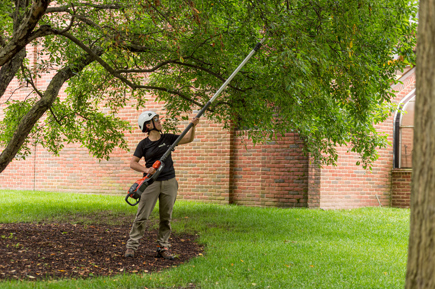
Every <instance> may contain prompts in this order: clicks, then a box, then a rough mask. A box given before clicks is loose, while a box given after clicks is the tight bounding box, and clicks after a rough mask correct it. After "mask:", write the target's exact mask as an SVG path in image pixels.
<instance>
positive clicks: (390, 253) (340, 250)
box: [0, 190, 409, 289]
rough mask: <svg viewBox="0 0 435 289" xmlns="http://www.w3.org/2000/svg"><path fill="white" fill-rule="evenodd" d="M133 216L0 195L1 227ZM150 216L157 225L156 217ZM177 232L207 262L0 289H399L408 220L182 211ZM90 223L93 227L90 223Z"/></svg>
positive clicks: (111, 206) (385, 215) (92, 201)
mask: <svg viewBox="0 0 435 289" xmlns="http://www.w3.org/2000/svg"><path fill="white" fill-rule="evenodd" d="M102 210H110V211H111V212H113V213H115V214H130V215H131V219H132V220H133V216H134V214H135V210H136V207H130V206H129V205H127V204H126V203H125V202H124V197H123V196H119V197H118V196H102V195H82V194H67V193H51V192H31V191H6V190H0V212H1V215H0V223H9V222H32V221H38V220H47V219H48V220H50V219H51V220H57V221H62V220H66V219H68V218H70V217H69V216H71V215H75V216H85V215H90V216H92V215H93V214H95V213H96V212H98V211H102ZM155 213H156V212H154V214H153V215H154V216H156V214H155ZM173 218H174V219H176V220H177V221H175V222H173V229H174V231H175V232H190V233H193V232H195V233H197V234H198V235H199V236H200V238H199V241H200V242H201V243H202V244H204V245H205V253H204V256H203V257H199V258H196V259H193V260H191V261H190V262H189V263H187V264H184V265H182V266H179V267H177V268H173V269H171V270H168V271H166V272H162V273H155V274H137V275H119V276H116V277H105V278H103V277H101V278H94V279H87V280H67V279H65V280H58V281H46V282H18V281H7V282H0V287H1V288H17V287H20V288H144V287H147V288H173V287H175V288H180V287H181V288H183V287H187V286H188V284H189V283H193V284H194V285H195V286H197V288H202V289H203V288H403V287H404V281H405V269H406V259H407V245H408V234H409V210H402V209H391V208H363V209H356V210H336V211H323V210H309V209H277V208H249V207H240V206H222V205H213V204H205V203H195V202H183V201H178V202H177V203H176V207H175V210H174V216H173ZM88 219H89V218H88Z"/></svg>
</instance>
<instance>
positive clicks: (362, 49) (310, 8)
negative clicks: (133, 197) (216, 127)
mask: <svg viewBox="0 0 435 289" xmlns="http://www.w3.org/2000/svg"><path fill="white" fill-rule="evenodd" d="M416 10H417V9H416V5H415V3H414V1H405V0H388V1H387V0H379V1H378V0H377V1H372V0H351V1H349V0H313V1H305V0H268V1H252V0H244V1H236V0H136V1H131V0H102V1H98V2H86V1H79V0H60V1H56V2H54V1H49V0H33V1H26V0H16V1H3V2H2V3H1V4H0V15H1V18H0V24H1V27H2V28H1V30H0V65H1V70H0V101H1V102H6V101H7V107H6V109H5V111H4V112H5V117H4V119H3V120H2V121H1V123H0V128H1V131H2V133H1V136H0V146H3V147H4V148H5V149H4V150H3V151H2V153H1V154H0V172H1V171H3V170H4V169H5V168H6V166H7V165H8V164H9V163H10V161H11V160H12V159H13V157H14V156H16V155H17V153H20V154H21V155H24V156H25V155H26V154H28V153H29V146H30V141H31V140H32V141H37V142H39V143H41V144H42V145H43V146H44V147H46V148H47V149H49V150H50V151H53V152H55V153H58V152H59V150H60V149H61V148H62V147H63V144H64V143H65V142H80V143H82V144H83V146H85V147H86V148H88V149H89V151H90V153H92V154H93V155H94V156H96V157H98V158H107V157H108V156H109V154H110V152H111V151H112V150H113V148H115V147H116V146H119V147H121V148H124V149H125V148H127V143H126V141H125V139H124V133H123V132H124V131H126V130H128V128H129V124H128V123H126V122H125V121H122V120H121V119H119V118H117V117H116V113H117V112H118V111H119V109H121V108H122V107H124V106H125V105H126V104H127V103H128V102H130V101H132V100H133V101H135V103H136V105H137V107H138V108H142V107H143V106H146V101H147V95H149V94H150V93H151V94H154V95H156V96H157V97H158V98H159V99H160V100H162V101H165V103H166V109H167V113H168V116H169V117H170V118H172V119H179V118H180V116H183V115H185V114H186V113H189V112H191V111H192V109H194V108H198V107H201V106H202V105H203V104H205V103H206V102H207V101H208V99H209V98H210V97H211V96H212V94H213V93H214V92H215V91H216V90H217V89H218V88H219V87H220V86H221V85H222V83H223V82H224V81H225V79H226V78H227V77H228V76H229V75H230V74H231V73H232V71H233V70H234V69H235V68H236V67H237V66H238V64H239V63H240V62H241V61H242V60H243V59H244V58H245V56H246V55H247V53H249V51H251V50H252V48H253V47H254V45H255V43H256V42H257V41H258V40H259V39H262V38H263V37H265V38H266V42H265V44H264V45H263V48H262V49H260V51H259V52H258V53H257V54H256V55H255V56H254V57H253V58H252V59H251V60H250V62H248V63H247V64H246V66H245V67H244V68H243V69H242V71H241V72H240V73H239V74H238V75H237V76H236V77H235V78H234V79H233V81H232V82H231V83H230V85H229V86H228V87H227V89H226V90H225V91H224V92H223V93H222V94H221V95H220V96H219V98H218V99H217V100H216V101H215V103H213V105H212V106H211V107H210V109H209V111H208V112H207V113H206V116H207V117H208V118H213V119H215V120H217V121H219V122H222V123H224V124H225V127H229V126H230V124H231V125H236V126H237V127H239V128H244V129H246V131H247V133H248V135H249V136H250V137H251V138H252V139H253V140H254V141H261V140H264V139H267V138H272V137H274V136H276V135H280V134H283V133H286V132H290V131H293V132H297V133H299V134H300V135H301V137H302V139H303V140H304V143H305V151H306V152H307V153H310V154H311V155H312V156H314V157H315V159H316V160H317V161H319V162H320V163H324V164H331V163H334V162H335V160H336V158H337V154H336V151H335V148H336V146H338V145H350V147H351V150H352V151H355V152H357V153H359V154H360V155H361V157H362V164H363V166H364V167H366V166H367V165H370V164H371V163H372V162H373V161H374V160H376V158H377V154H376V148H379V147H385V146H386V145H387V139H386V136H385V135H382V134H381V133H379V132H377V131H376V130H375V127H374V126H375V125H376V124H377V123H379V122H382V121H383V120H385V119H386V118H387V117H388V115H389V113H390V111H391V109H392V106H391V105H390V104H391V99H392V97H394V92H393V91H392V90H391V85H392V84H394V83H396V82H397V80H396V79H395V76H396V71H397V70H400V69H403V68H404V67H405V66H406V65H413V63H414V61H415V55H414V52H413V48H414V47H415V30H416V27H415V26H416V25H415V24H413V22H412V21H410V20H412V19H413V18H414V17H415V15H416V12H417V11H416ZM35 44H37V45H41V46H42V48H43V49H42V52H43V53H44V54H45V55H46V56H48V60H43V58H41V59H39V60H37V62H36V65H35V67H34V66H32V65H33V64H32V65H30V63H29V60H28V59H27V58H26V50H25V49H26V47H27V46H29V45H35ZM395 55H396V56H397V55H398V56H399V58H398V60H397V59H396V58H397V57H396V56H395ZM53 70H54V71H55V75H54V77H53V79H52V81H51V82H50V84H49V85H48V87H47V89H46V90H44V91H40V90H37V88H36V87H35V86H34V80H35V79H36V78H37V77H40V76H41V75H42V74H43V73H46V72H49V71H53ZM14 77H17V78H18V79H19V80H20V81H21V82H22V83H26V84H29V85H30V86H31V87H34V90H35V93H34V94H32V95H30V96H29V97H28V98H27V99H26V100H20V101H18V100H16V99H14V96H13V95H12V96H10V95H5V90H6V88H7V86H8V85H9V83H10V82H11V81H12V79H13V78H14ZM64 84H68V87H67V90H66V91H67V97H66V99H62V100H61V99H60V98H58V93H59V90H60V89H61V87H62V85H64Z"/></svg>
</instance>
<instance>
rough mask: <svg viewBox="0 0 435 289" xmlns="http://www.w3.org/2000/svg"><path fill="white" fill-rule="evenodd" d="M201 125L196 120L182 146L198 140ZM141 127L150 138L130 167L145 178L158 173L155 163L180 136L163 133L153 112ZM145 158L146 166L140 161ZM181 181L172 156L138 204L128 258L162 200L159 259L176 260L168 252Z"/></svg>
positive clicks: (142, 118) (140, 146)
mask: <svg viewBox="0 0 435 289" xmlns="http://www.w3.org/2000/svg"><path fill="white" fill-rule="evenodd" d="M198 123H199V118H196V117H195V118H193V120H192V124H193V127H192V128H191V130H190V131H189V132H188V133H187V134H186V135H185V136H184V137H183V138H182V139H181V140H180V142H179V144H187V143H190V142H192V141H193V140H194V138H195V127H196V125H197V124H198ZM138 124H139V128H140V129H141V130H142V132H144V133H147V134H148V136H147V137H146V138H144V139H143V140H142V141H140V142H139V144H138V145H137V147H136V150H135V152H134V154H133V157H132V158H131V160H130V168H132V169H133V170H135V171H138V172H141V173H143V174H144V176H145V175H147V174H154V173H155V172H156V170H155V169H154V168H153V167H152V165H153V164H154V162H155V161H157V160H159V159H160V158H161V157H162V156H163V154H165V152H166V151H167V150H168V148H169V147H170V146H171V145H172V144H173V143H174V142H175V140H176V139H177V138H178V135H175V134H162V133H161V130H162V124H161V122H160V119H159V115H157V114H156V113H155V112H153V111H145V112H143V113H141V114H140V116H139V119H138ZM142 157H144V158H145V166H142V165H141V164H139V161H140V160H141V159H142ZM177 190H178V182H177V180H176V179H175V169H174V164H173V161H172V157H171V155H170V154H169V156H168V158H167V159H166V161H165V167H164V168H163V170H162V172H161V173H160V175H159V176H158V177H157V179H156V180H154V182H153V183H152V184H151V185H149V186H148V187H147V188H146V189H145V191H144V192H143V193H142V196H141V198H140V201H139V206H138V209H137V213H136V218H135V220H134V222H133V225H132V227H131V230H130V238H129V239H128V241H127V246H126V247H127V250H126V251H125V257H134V252H135V251H136V250H137V248H138V247H139V240H140V239H141V238H142V237H143V236H144V234H145V229H146V222H147V220H148V218H149V216H150V214H151V212H152V211H153V209H154V206H155V205H156V202H157V199H158V200H159V212H160V224H159V234H158V238H157V243H158V246H157V256H159V257H162V258H165V259H168V260H173V259H174V256H173V255H172V254H171V252H170V251H169V248H170V246H171V245H170V244H169V236H170V235H171V219H172V210H173V207H174V204H175V200H176V198H177Z"/></svg>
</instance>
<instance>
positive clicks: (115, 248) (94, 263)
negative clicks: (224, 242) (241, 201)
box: [0, 223, 203, 280]
mask: <svg viewBox="0 0 435 289" xmlns="http://www.w3.org/2000/svg"><path fill="white" fill-rule="evenodd" d="M129 229H130V228H129V227H128V226H125V225H123V226H113V225H102V224H98V225H83V224H33V223H17V224H0V279H20V280H37V279H50V278H89V277H93V276H109V275H115V274H120V273H143V272H153V271H161V270H163V269H167V268H171V267H175V266H177V265H180V264H182V263H184V262H186V261H187V260H189V259H191V258H193V257H196V256H198V255H199V254H200V253H201V252H202V251H203V250H202V248H201V246H200V245H198V244H197V243H196V242H194V240H195V236H192V235H186V234H172V237H171V240H170V241H171V244H172V249H171V252H172V253H173V254H175V255H176V256H177V258H176V259H175V260H174V261H170V260H165V259H163V258H157V257H156V242H155V240H156V239H157V231H156V230H152V231H147V233H146V235H145V237H144V238H143V239H142V240H141V245H140V247H139V249H138V250H137V251H136V254H135V257H134V258H125V257H124V251H125V243H126V242H127V240H128V232H129Z"/></svg>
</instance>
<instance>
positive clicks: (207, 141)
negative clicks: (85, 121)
mask: <svg viewBox="0 0 435 289" xmlns="http://www.w3.org/2000/svg"><path fill="white" fill-rule="evenodd" d="M30 60H31V61H32V58H31V57H30ZM51 77H52V76H50V75H47V76H45V77H43V78H41V79H38V83H37V86H38V88H41V89H44V87H46V86H47V85H48V83H49V82H50V79H51ZM400 77H401V78H400V80H401V82H402V83H401V84H398V85H396V86H395V87H393V88H392V89H394V90H395V91H398V92H397V97H396V98H395V100H394V102H395V103H396V104H397V105H398V106H399V104H403V105H405V106H406V107H405V110H407V111H408V113H407V114H403V115H402V114H400V113H395V114H393V115H391V116H390V118H389V119H387V120H386V121H385V122H384V123H382V124H380V125H378V127H377V128H378V129H379V130H380V131H383V132H386V133H387V134H388V135H389V137H388V139H389V141H390V142H391V143H392V144H393V146H391V147H388V148H386V149H382V150H380V151H379V154H380V157H379V159H378V161H377V162H376V163H375V164H374V166H373V171H372V172H369V171H365V170H364V169H362V168H361V166H356V162H357V161H358V156H357V155H356V154H354V153H348V152H347V148H345V147H344V148H338V152H339V158H338V163H337V166H326V167H323V168H318V167H317V166H315V165H314V164H313V163H312V162H311V161H310V158H309V157H307V156H304V155H303V154H302V146H303V143H302V141H301V140H300V139H299V137H298V135H296V134H292V133H289V134H286V135H285V136H284V137H283V138H281V139H279V140H276V141H270V142H268V143H265V144H262V145H256V146H253V144H252V143H251V142H250V141H249V140H248V139H247V138H246V137H240V136H237V134H236V131H235V129H231V130H223V128H222V126H221V125H220V124H217V123H213V122H210V121H204V120H203V121H202V122H201V123H200V125H199V126H198V128H197V132H196V136H197V137H196V139H195V141H194V142H192V143H190V144H187V145H183V146H179V147H177V149H176V151H175V152H174V153H173V159H174V162H175V168H176V172H177V179H178V181H179V185H180V189H179V196H178V199H186V200H199V201H207V202H214V203H220V204H240V205H248V206H275V207H309V208H325V209H336V208H356V207H364V206H379V205H380V204H381V205H382V206H394V207H409V198H410V176H411V168H410V164H411V151H412V132H413V128H412V119H413V100H414V97H415V70H414V69H411V70H408V71H407V72H406V73H405V74H403V75H401V76H400ZM16 87H17V83H16V82H13V83H11V85H10V87H9V88H8V91H7V92H6V93H5V96H7V95H8V94H10V93H11V92H12V91H14V90H15V88H16ZM29 92H30V88H22V89H20V90H19V91H16V92H15V93H14V99H24V98H25V97H26V96H27V95H28V94H29ZM60 97H65V93H63V92H62V93H61V94H60ZM3 99H7V97H4V98H3ZM4 108H5V104H4V103H3V102H2V103H0V119H2V118H3V117H4V113H3V110H4ZM146 110H155V111H156V112H158V113H159V114H160V115H164V110H163V103H159V102H156V101H155V99H154V98H152V97H150V101H149V102H148V103H147V107H146ZM139 114H140V111H139V112H138V111H136V109H134V108H132V107H131V106H129V105H127V106H126V107H125V108H124V109H123V110H122V111H121V113H120V114H119V116H120V117H122V118H123V119H125V120H128V121H130V122H131V124H132V125H133V127H137V117H138V115H139ZM194 115H195V112H194V114H192V116H194ZM186 125H187V122H184V123H182V127H181V129H182V128H184V127H185V126H186ZM126 137H127V139H128V144H129V148H130V150H131V151H130V152H126V151H122V150H120V149H117V150H115V151H114V152H113V153H112V154H111V158H110V160H109V161H104V160H103V161H101V162H99V161H98V160H96V159H94V158H93V157H92V156H90V155H89V153H88V152H87V150H86V149H84V148H81V147H80V146H79V145H72V144H69V145H65V148H64V149H63V150H62V151H61V153H60V155H59V156H54V155H52V154H51V153H48V152H47V151H45V150H44V149H43V148H42V147H41V146H35V147H33V149H32V150H33V151H32V155H31V156H29V157H28V158H26V159H25V160H14V161H13V162H12V163H10V164H9V166H8V167H7V168H6V170H5V171H4V172H3V173H1V174H0V189H23V190H38V191H39V190H41V191H59V192H79V193H105V194H116V195H120V196H122V198H120V201H122V199H123V197H124V195H125V194H126V192H127V190H128V188H129V187H130V185H131V184H132V183H134V182H135V181H136V180H137V179H138V178H140V177H141V174H139V173H137V172H135V171H133V170H131V169H130V168H129V161H130V158H131V156H132V153H133V151H134V149H135V147H136V145H137V143H138V142H139V141H140V140H141V139H142V138H143V137H144V134H143V133H141V132H140V131H139V129H136V130H135V132H134V133H133V134H129V135H127V136H126ZM0 150H1V148H0ZM141 162H142V163H143V160H142V161H141Z"/></svg>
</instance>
